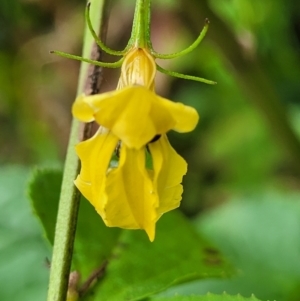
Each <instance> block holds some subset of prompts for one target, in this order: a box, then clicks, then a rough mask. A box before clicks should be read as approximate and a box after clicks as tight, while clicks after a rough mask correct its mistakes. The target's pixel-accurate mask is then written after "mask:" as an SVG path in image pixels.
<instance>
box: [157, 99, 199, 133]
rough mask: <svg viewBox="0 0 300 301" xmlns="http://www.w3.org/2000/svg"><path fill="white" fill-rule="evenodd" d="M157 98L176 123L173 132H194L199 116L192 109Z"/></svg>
mask: <svg viewBox="0 0 300 301" xmlns="http://www.w3.org/2000/svg"><path fill="white" fill-rule="evenodd" d="M157 98H159V101H160V104H161V105H162V106H164V107H165V108H166V109H167V110H168V111H169V112H170V114H171V115H172V116H173V118H174V120H175V121H176V123H175V125H174V127H173V130H175V131H177V132H180V133H185V132H190V131H192V130H194V128H195V127H196V125H197V123H198V121H199V115H198V113H197V111H196V110H195V109H194V108H193V107H190V106H186V105H184V104H182V103H180V102H173V101H170V100H168V99H165V98H162V97H160V96H157Z"/></svg>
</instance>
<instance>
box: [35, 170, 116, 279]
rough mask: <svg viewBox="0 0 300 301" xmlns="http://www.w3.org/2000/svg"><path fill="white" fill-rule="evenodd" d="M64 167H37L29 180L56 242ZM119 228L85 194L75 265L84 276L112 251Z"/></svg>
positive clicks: (38, 212)
mask: <svg viewBox="0 0 300 301" xmlns="http://www.w3.org/2000/svg"><path fill="white" fill-rule="evenodd" d="M61 181H62V171H61V170H50V169H37V170H35V171H34V173H33V176H32V179H31V180H30V184H29V195H30V197H31V202H32V206H33V208H34V211H35V213H36V215H37V216H38V218H39V220H40V222H41V224H42V226H43V228H44V232H45V234H46V238H47V239H48V240H49V242H50V243H51V244H52V245H53V239H54V231H55V222H56V216H57V210H58V201H59V194H60V186H61ZM119 233H120V229H117V228H113V229H112V228H107V227H106V226H105V225H104V223H103V222H102V220H101V218H100V216H99V215H98V214H97V213H96V211H95V209H94V208H93V207H92V206H91V205H90V203H89V202H88V201H87V200H85V199H84V198H82V200H81V203H80V209H79V214H78V221H77V230H76V237H75V246H74V256H73V269H74V270H78V271H79V272H80V274H81V276H82V278H83V280H84V279H85V278H86V277H88V276H89V275H90V274H91V273H92V272H93V271H94V270H95V269H97V268H98V267H99V266H101V264H102V263H103V261H104V260H105V259H107V258H108V257H109V255H110V252H111V249H112V248H113V246H114V245H115V243H116V240H117V238H118V236H119Z"/></svg>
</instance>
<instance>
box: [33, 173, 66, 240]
mask: <svg viewBox="0 0 300 301" xmlns="http://www.w3.org/2000/svg"><path fill="white" fill-rule="evenodd" d="M61 181H62V172H61V171H60V170H50V169H36V170H35V171H34V172H33V175H32V178H31V180H30V182H29V197H30V199H31V204H32V207H33V208H34V212H35V214H36V215H37V217H38V218H39V220H40V222H41V223H42V226H43V229H44V233H45V236H46V238H47V239H48V241H49V242H50V244H51V245H53V241H54V231H55V222H56V215H57V210H58V200H59V194H60V186H61Z"/></svg>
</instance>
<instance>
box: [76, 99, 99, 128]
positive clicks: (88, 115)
mask: <svg viewBox="0 0 300 301" xmlns="http://www.w3.org/2000/svg"><path fill="white" fill-rule="evenodd" d="M86 98H87V96H85V95H84V94H81V95H79V96H78V97H77V98H76V100H75V102H74V103H73V106H72V114H73V116H74V117H76V118H78V119H79V120H81V121H83V122H91V121H94V120H95V118H94V110H93V108H92V107H91V106H90V105H89V104H88V103H87V102H86Z"/></svg>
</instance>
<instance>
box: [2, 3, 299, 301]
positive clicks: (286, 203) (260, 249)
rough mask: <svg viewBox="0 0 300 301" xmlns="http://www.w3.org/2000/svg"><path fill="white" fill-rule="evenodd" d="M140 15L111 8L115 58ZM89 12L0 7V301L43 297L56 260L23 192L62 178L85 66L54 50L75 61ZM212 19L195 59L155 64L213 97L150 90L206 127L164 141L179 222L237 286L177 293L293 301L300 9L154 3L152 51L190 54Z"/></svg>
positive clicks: (113, 78) (54, 6) (175, 86)
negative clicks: (180, 162)
mask: <svg viewBox="0 0 300 301" xmlns="http://www.w3.org/2000/svg"><path fill="white" fill-rule="evenodd" d="M134 2H135V1H133V0H130V1H127V0H126V1H125V0H118V1H117V0H111V1H109V5H110V7H111V18H110V21H109V29H108V36H107V44H108V45H109V46H111V47H112V48H115V49H122V48H123V47H124V46H125V45H126V43H127V39H128V37H129V35H130V29H131V24H132V16H133V6H134ZM84 8H85V1H82V0H80V1H79V0H77V1H74V0H73V1H67V0H64V1H49V0H48V1H47V0H39V1H36V0H31V1H29V0H27V1H26V0H23V1H20V0H10V1H9V0H4V1H1V2H0V28H1V29H0V128H1V130H0V143H1V148H0V163H1V169H0V196H1V197H0V300H4V301H5V300H17V299H22V300H23V301H24V300H41V299H44V296H45V294H46V287H47V277H48V268H47V265H46V263H45V258H46V257H49V256H50V255H49V254H50V248H49V246H48V245H47V244H46V243H45V242H44V241H43V239H42V234H41V233H42V232H41V230H40V228H39V225H38V222H37V221H36V220H35V218H34V217H33V215H32V214H31V209H30V207H29V202H28V200H27V199H28V198H27V197H26V193H27V192H26V183H27V182H28V178H29V176H30V172H31V170H32V169H33V168H34V167H35V166H37V165H39V166H41V165H42V166H47V167H50V168H57V167H61V166H62V165H63V161H64V157H65V153H66V147H67V143H68V135H69V130H70V122H71V114H70V107H71V104H72V102H73V100H74V98H75V94H76V89H77V80H78V72H79V65H80V63H79V62H76V61H71V60H67V59H62V58H59V57H55V56H54V55H51V54H49V51H50V50H54V49H55V50H61V51H66V52H69V53H73V54H80V52H81V46H82V36H83V28H84ZM206 17H208V18H209V20H210V23H211V24H210V29H209V31H208V34H207V36H206V37H205V39H204V41H203V42H202V43H201V45H200V46H199V47H198V48H197V49H196V50H195V51H194V52H192V53H191V54H189V55H187V56H185V57H183V58H179V59H174V60H172V61H162V62H159V63H160V64H161V65H162V66H164V67H165V68H168V69H170V70H173V71H178V72H182V73H185V74H190V75H196V76H200V77H205V78H207V79H211V80H215V81H217V82H218V84H217V85H216V86H209V85H205V84H202V83H197V82H192V81H186V80H182V79H175V78H170V77H167V76H165V75H162V74H158V75H157V81H156V85H157V92H158V93H159V94H161V95H163V96H165V97H168V98H169V99H172V100H175V101H181V102H184V103H185V104H189V105H191V106H194V107H195V108H196V109H197V110H198V112H199V114H200V116H201V121H200V123H199V124H198V126H197V129H196V130H195V131H194V132H192V133H189V134H184V135H181V134H178V133H170V135H169V138H170V140H171V143H172V145H173V146H174V148H175V149H176V150H177V151H178V152H179V153H180V154H181V155H182V156H183V157H184V158H186V160H187V161H188V163H189V171H188V174H187V175H186V176H185V178H184V189H185V191H184V196H183V201H182V206H181V209H182V210H183V211H184V212H185V213H186V215H187V216H189V217H190V218H191V220H192V222H193V223H194V225H195V227H196V228H197V229H198V230H199V232H201V233H204V234H205V235H206V236H207V237H209V238H210V239H211V241H213V242H214V244H215V245H216V246H217V247H218V248H219V249H220V250H221V251H222V252H223V253H224V254H225V255H226V256H227V257H228V258H229V259H230V261H231V262H232V263H234V265H235V266H236V267H237V270H238V275H236V276H235V277H233V279H230V280H206V281H201V282H200V281H199V282H198V281H197V282H195V283H191V284H186V285H182V286H179V287H177V288H174V289H173V291H172V290H171V292H174V290H175V291H176V292H181V293H187V294H189V293H203V294H204V293H206V292H207V291H210V292H215V293H221V292H223V291H226V292H228V293H232V294H236V293H241V294H242V295H244V296H250V295H251V293H254V294H255V295H256V296H257V297H258V298H260V299H262V300H274V299H276V300H298V299H299V293H300V235H299V234H300V194H299V188H300V185H299V184H300V140H299V139H300V137H299V135H300V3H299V2H298V1H294V0H264V1H259V0H210V1H208V0H201V1H200V0H187V1H186V0H185V1H184V0H153V16H152V41H153V46H154V48H155V50H156V51H158V52H162V53H169V52H176V51H179V50H181V49H182V48H184V47H186V46H188V45H189V43H191V42H192V41H193V40H194V39H195V38H196V37H197V34H198V33H199V31H200V30H201V28H202V26H203V25H204V20H205V18H206ZM105 59H106V60H108V61H109V60H110V61H111V60H112V59H111V58H105ZM118 72H119V70H106V71H105V78H104V83H103V90H102V91H106V90H112V89H114V88H115V86H116V82H117V77H118V74H119V73H118ZM171 292H170V293H171ZM166 294H168V292H166Z"/></svg>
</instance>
